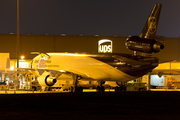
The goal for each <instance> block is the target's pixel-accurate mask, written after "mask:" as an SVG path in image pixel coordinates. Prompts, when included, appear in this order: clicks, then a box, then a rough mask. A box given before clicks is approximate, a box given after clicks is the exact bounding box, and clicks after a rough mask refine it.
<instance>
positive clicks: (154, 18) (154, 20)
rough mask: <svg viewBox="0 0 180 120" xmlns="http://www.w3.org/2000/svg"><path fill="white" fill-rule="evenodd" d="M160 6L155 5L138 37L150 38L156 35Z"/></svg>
mask: <svg viewBox="0 0 180 120" xmlns="http://www.w3.org/2000/svg"><path fill="white" fill-rule="evenodd" d="M161 7H162V4H155V5H154V7H153V9H152V11H151V14H150V15H149V17H148V19H147V22H146V24H145V26H144V28H143V30H142V32H141V35H140V36H139V37H141V38H150V36H154V35H155V34H156V30H157V26H158V21H159V16H160V11H161Z"/></svg>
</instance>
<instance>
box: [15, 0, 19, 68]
mask: <svg viewBox="0 0 180 120" xmlns="http://www.w3.org/2000/svg"><path fill="white" fill-rule="evenodd" d="M16 57H17V69H18V68H19V0H17V41H16Z"/></svg>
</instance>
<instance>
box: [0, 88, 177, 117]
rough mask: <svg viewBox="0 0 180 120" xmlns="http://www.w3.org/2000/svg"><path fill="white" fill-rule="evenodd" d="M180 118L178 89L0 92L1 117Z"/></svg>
mask: <svg viewBox="0 0 180 120" xmlns="http://www.w3.org/2000/svg"><path fill="white" fill-rule="evenodd" d="M1 92H2V91H1ZM7 92H8V91H7ZM12 92H13V91H12ZM31 92H32V91H31ZM179 118H180V92H179V91H171V92H170V91H143V92H120V93H115V92H111V91H109V92H104V93H96V92H83V93H69V92H60V91H59V92H56V91H55V92H54V93H36V94H32V93H23V94H22V93H21V94H20V93H15V94H13V93H12V94H4V93H3V94H0V120H10V119H11V120H21V119H23V120H55V119H59V120H72V119H73V120H141V119H142V120H156V119H157V120H162V119H165V120H176V119H177V120H178V119H179Z"/></svg>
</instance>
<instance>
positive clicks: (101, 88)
mask: <svg viewBox="0 0 180 120" xmlns="http://www.w3.org/2000/svg"><path fill="white" fill-rule="evenodd" d="M104 91H105V88H104V86H98V87H97V92H104Z"/></svg>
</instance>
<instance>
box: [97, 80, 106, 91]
mask: <svg viewBox="0 0 180 120" xmlns="http://www.w3.org/2000/svg"><path fill="white" fill-rule="evenodd" d="M104 83H105V81H100V82H99V86H97V89H96V90H97V92H104V91H105V88H104V86H102V85H103V84H104Z"/></svg>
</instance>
